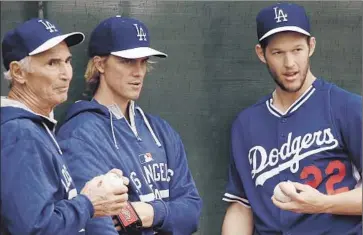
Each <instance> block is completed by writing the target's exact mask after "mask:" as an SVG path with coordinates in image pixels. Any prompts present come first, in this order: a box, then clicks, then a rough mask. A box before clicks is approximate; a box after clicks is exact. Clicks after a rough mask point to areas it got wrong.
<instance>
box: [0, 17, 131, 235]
mask: <svg viewBox="0 0 363 235" xmlns="http://www.w3.org/2000/svg"><path fill="white" fill-rule="evenodd" d="M83 40H84V35H83V34H82V33H79V32H74V33H69V34H62V33H61V32H60V29H59V28H57V27H56V26H55V25H54V24H53V23H51V22H50V21H48V20H46V19H31V20H29V21H26V22H25V23H23V24H21V25H19V26H18V27H16V28H15V29H14V30H11V31H9V32H8V33H7V34H6V35H5V37H4V39H3V41H2V56H3V63H4V66H5V69H6V72H5V74H4V75H5V78H6V79H8V80H9V81H10V84H11V85H10V86H11V89H10V92H9V94H8V96H7V97H2V98H1V201H0V202H1V207H0V208H1V231H0V232H1V234H15V235H16V234H19V235H28V234H44V235H50V234H52V235H56V234H59V235H65V234H66V235H73V234H74V235H78V234H84V228H85V227H86V223H87V221H89V220H90V219H91V218H93V217H100V216H105V215H116V214H118V213H120V212H121V211H122V208H123V207H124V206H125V205H126V201H127V198H128V197H127V193H126V192H127V187H126V186H124V185H119V186H118V187H109V185H110V184H107V183H105V182H107V181H105V178H104V177H102V176H99V177H96V178H94V179H92V180H91V178H90V179H89V180H90V181H88V182H87V183H86V185H85V186H84V187H83V188H82V189H80V194H78V193H77V189H76V188H75V185H74V183H73V180H72V177H71V175H70V174H69V171H68V168H67V165H66V164H65V162H64V161H63V153H62V151H61V149H60V147H59V146H58V143H57V141H56V139H55V137H54V133H53V130H54V127H55V125H56V123H57V122H56V120H54V118H53V109H54V107H55V106H57V105H58V104H60V103H62V102H64V101H65V100H66V99H67V92H68V87H69V83H70V81H71V79H72V65H71V53H70V51H69V47H70V46H73V45H76V44H79V43H81V42H82V41H83ZM112 172H113V173H116V174H118V175H119V176H122V172H121V171H119V170H112ZM124 180H126V181H127V179H126V178H125V179H124ZM109 183H110V182H109ZM125 183H126V184H127V182H125Z"/></svg>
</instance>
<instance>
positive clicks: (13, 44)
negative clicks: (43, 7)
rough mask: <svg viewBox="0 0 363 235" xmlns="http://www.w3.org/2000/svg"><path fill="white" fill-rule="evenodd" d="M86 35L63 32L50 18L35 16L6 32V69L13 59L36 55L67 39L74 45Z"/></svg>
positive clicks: (68, 42) (3, 42)
mask: <svg viewBox="0 0 363 235" xmlns="http://www.w3.org/2000/svg"><path fill="white" fill-rule="evenodd" d="M84 38H85V36H84V34H83V33H81V32H73V33H68V34H62V33H61V31H60V30H59V28H58V27H56V25H55V24H53V23H51V22H50V21H49V20H46V19H40V18H34V19H31V20H28V21H26V22H24V23H22V24H20V25H18V26H17V27H16V28H15V29H13V30H10V31H9V32H7V33H6V35H5V37H4V39H3V41H2V44H1V46H2V56H3V63H4V66H5V68H6V70H9V65H10V63H11V62H12V61H19V60H22V59H23V58H25V57H27V56H31V55H36V54H39V53H41V52H44V51H46V50H49V49H51V48H52V47H54V46H56V45H58V44H59V43H61V42H62V41H65V42H66V43H67V45H68V46H69V47H70V46H74V45H76V44H79V43H81V42H83V40H84Z"/></svg>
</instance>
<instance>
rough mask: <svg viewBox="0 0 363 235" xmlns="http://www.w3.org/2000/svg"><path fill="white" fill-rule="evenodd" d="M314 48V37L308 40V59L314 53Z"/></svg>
mask: <svg viewBox="0 0 363 235" xmlns="http://www.w3.org/2000/svg"><path fill="white" fill-rule="evenodd" d="M315 46H316V40H315V38H314V37H311V38H310V40H309V49H310V50H309V57H310V56H312V55H313V54H314V51H315Z"/></svg>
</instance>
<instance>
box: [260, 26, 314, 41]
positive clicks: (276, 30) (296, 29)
mask: <svg viewBox="0 0 363 235" xmlns="http://www.w3.org/2000/svg"><path fill="white" fill-rule="evenodd" d="M284 31H293V32H297V33H302V34H305V35H307V36H310V33H309V32H307V31H306V30H304V29H302V28H300V27H296V26H283V27H279V28H274V29H272V30H270V31H268V32H267V33H265V34H264V35H263V36H262V37H261V38H260V39H259V41H262V40H263V39H265V38H267V37H269V36H271V35H273V34H275V33H280V32H284Z"/></svg>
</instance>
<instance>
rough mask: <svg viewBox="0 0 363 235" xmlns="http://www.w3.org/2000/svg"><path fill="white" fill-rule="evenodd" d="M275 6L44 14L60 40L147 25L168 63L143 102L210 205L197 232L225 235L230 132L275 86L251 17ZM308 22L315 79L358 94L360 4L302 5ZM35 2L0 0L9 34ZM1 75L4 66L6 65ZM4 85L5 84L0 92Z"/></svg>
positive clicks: (81, 60)
mask: <svg viewBox="0 0 363 235" xmlns="http://www.w3.org/2000/svg"><path fill="white" fill-rule="evenodd" d="M272 3H273V2H242V1H241V2H231V1H225V2H222V1H218V2H206V1H186V2H182V1H95V0H92V1H90V0H89V1H78V0H77V1H52V2H45V3H44V6H43V13H44V17H45V18H48V19H50V20H51V21H53V22H55V23H56V24H57V25H58V26H59V28H61V29H62V31H63V32H64V33H66V32H70V31H82V32H83V33H85V34H86V37H87V36H89V34H90V32H91V30H92V29H93V28H94V27H95V26H96V25H97V24H98V23H99V22H100V21H101V20H103V19H104V18H107V17H110V16H114V15H117V14H120V15H122V16H131V17H134V18H138V19H139V20H141V21H143V22H145V23H146V24H147V26H148V27H149V30H150V34H151V41H152V46H153V47H154V48H156V49H159V50H161V51H164V52H166V53H167V54H168V55H169V57H168V58H167V59H166V60H163V59H155V60H156V61H157V62H158V63H157V64H155V65H154V70H153V71H152V72H151V73H150V74H148V75H147V78H146V81H145V83H144V90H143V93H142V96H141V98H140V100H139V101H138V104H139V105H140V106H141V107H142V108H143V109H144V110H145V111H146V112H149V113H152V114H156V115H159V116H161V117H162V118H164V119H166V120H167V121H168V122H169V123H170V124H171V125H172V126H173V127H174V128H175V129H176V130H177V131H178V132H179V133H180V135H181V137H182V139H183V142H184V144H185V147H186V151H187V154H188V162H189V166H190V168H191V171H192V173H193V176H194V179H195V181H196V184H197V187H198V189H199V192H200V194H201V197H202V198H203V201H204V207H203V213H202V218H201V222H200V229H199V231H198V232H197V233H196V234H203V235H214V234H220V229H221V224H222V220H223V216H224V213H225V209H226V204H225V203H224V202H222V201H221V198H222V195H223V193H224V188H225V184H226V182H227V168H228V161H229V139H230V138H229V129H230V125H231V122H232V121H233V119H234V118H235V116H236V115H237V113H238V112H240V111H241V110H242V109H244V108H246V107H247V106H249V105H252V104H253V103H254V102H256V101H257V100H258V99H259V98H260V97H261V96H263V95H266V94H267V93H269V92H271V91H272V90H273V88H274V83H273V81H272V79H271V78H270V76H269V74H268V72H267V70H266V68H265V66H264V65H263V64H262V63H260V62H259V61H258V59H257V56H256V55H255V51H254V46H255V44H256V43H257V39H256V37H257V36H256V24H255V17H256V14H257V13H258V11H259V10H260V9H261V8H262V7H265V6H267V5H270V4H272ZM297 3H299V4H301V5H303V6H304V7H305V8H306V10H307V12H308V15H309V16H310V19H311V25H312V32H313V35H314V36H315V37H316V39H317V48H316V51H315V54H314V55H313V57H312V59H311V66H312V72H313V74H314V75H316V76H321V77H324V78H325V79H327V80H328V81H332V82H335V83H336V84H337V85H340V86H342V87H343V88H346V89H348V90H350V91H352V92H355V93H361V87H362V84H361V83H362V2H360V1H355V2H328V1H323V2H297ZM38 8H39V6H38V2H1V38H3V36H4V33H5V32H6V31H7V30H9V29H11V28H13V27H15V26H16V25H17V24H18V23H21V22H23V21H25V20H27V19H30V18H31V17H36V16H38ZM87 43H88V39H86V41H85V42H84V43H83V44H81V45H78V46H75V47H73V48H72V53H73V68H74V76H73V80H72V84H71V89H70V91H69V99H68V101H67V102H66V103H65V104H63V105H60V106H59V107H57V108H56V110H55V112H56V117H57V119H58V120H59V121H60V123H61V122H62V120H63V117H64V112H65V110H66V109H67V107H68V105H69V104H70V103H73V102H74V101H75V100H78V99H82V92H83V89H84V79H83V73H84V69H85V66H86V63H87V60H88V58H87V57H86V45H87ZM1 71H2V72H3V68H1ZM7 91H8V87H7V83H6V81H4V79H1V95H6V94H7Z"/></svg>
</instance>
